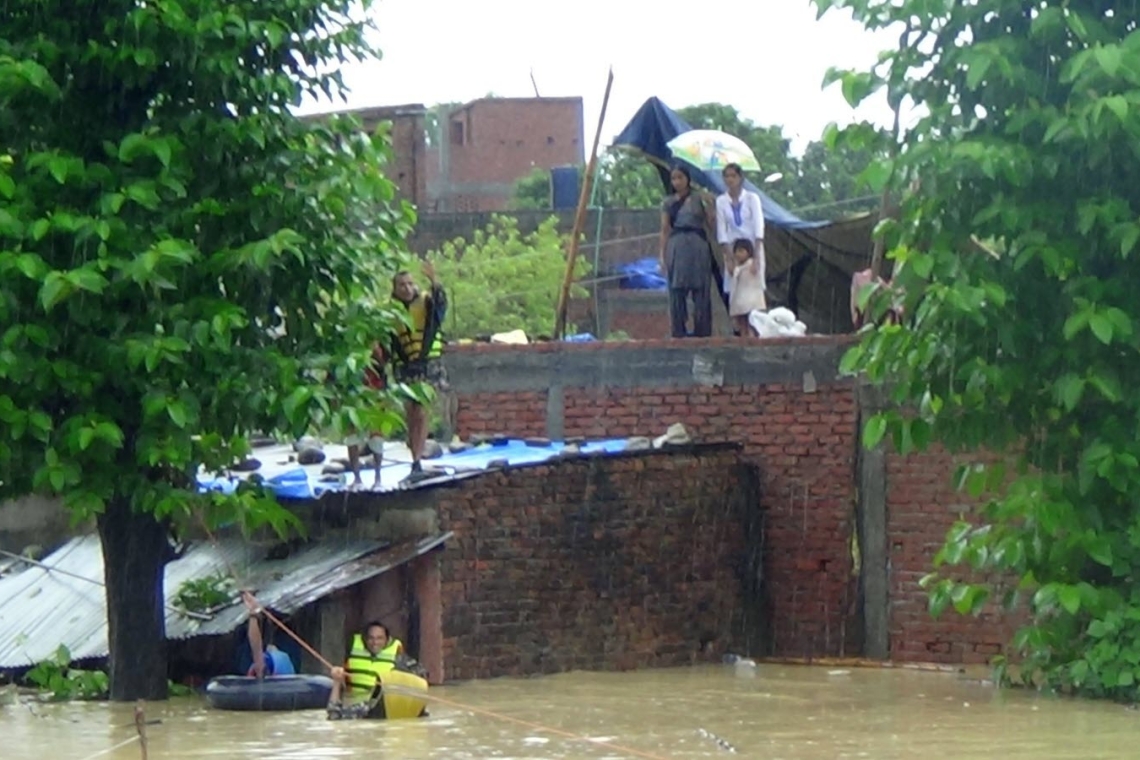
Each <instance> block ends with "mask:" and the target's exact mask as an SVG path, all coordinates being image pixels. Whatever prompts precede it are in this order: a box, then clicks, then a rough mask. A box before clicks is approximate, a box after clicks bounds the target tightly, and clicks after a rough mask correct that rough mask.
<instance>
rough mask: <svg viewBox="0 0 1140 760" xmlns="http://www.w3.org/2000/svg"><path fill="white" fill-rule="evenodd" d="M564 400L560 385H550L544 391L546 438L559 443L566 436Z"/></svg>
mask: <svg viewBox="0 0 1140 760" xmlns="http://www.w3.org/2000/svg"><path fill="white" fill-rule="evenodd" d="M565 414H566V400H565V392H564V390H563V388H562V386H561V385H551V386H550V388H549V389H548V390H547V391H546V437H547V438H549V439H550V440H552V441H561V440H562V439H563V438H564V437H565V436H566V421H565Z"/></svg>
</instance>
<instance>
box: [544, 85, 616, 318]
mask: <svg viewBox="0 0 1140 760" xmlns="http://www.w3.org/2000/svg"><path fill="white" fill-rule="evenodd" d="M613 84H614V70H613V68H612V67H611V68H610V73H609V76H608V77H607V78H606V94H605V95H604V96H603V97H602V112H601V113H600V114H599V115H598V129H597V131H595V132H594V149H593V150H592V151H590V160H589V162H588V163H587V164H586V176H585V178H584V179H583V181H582V191H581V192H580V193H579V194H578V210H577V211H576V212H575V213H574V229H573V231H572V232H571V234H570V253H569V254H568V255H567V257H566V277H565V278H564V279H563V281H562V290H561V291H560V292H559V293H558V311H557V313H556V315H555V319H554V338H555V340H561V339H562V338H563V337H565V335H564V334H565V332H566V309H567V307H568V306H569V302H570V286H571V284H572V283H573V282H574V265H575V264H576V263H577V261H578V246H579V245H580V244H581V238H582V228H583V227H585V226H586V203H587V201H589V199H590V192H591V190H592V189H593V185H594V172H595V170H597V168H598V146H599V144H600V143H601V141H602V125H603V123H604V122H605V120H606V108H607V107H608V106H609V104H610V90H611V89H613Z"/></svg>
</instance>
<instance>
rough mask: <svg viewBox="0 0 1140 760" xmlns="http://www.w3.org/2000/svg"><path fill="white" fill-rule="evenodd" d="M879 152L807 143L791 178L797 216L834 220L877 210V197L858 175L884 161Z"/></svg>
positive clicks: (815, 142) (822, 140)
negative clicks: (879, 161) (795, 171)
mask: <svg viewBox="0 0 1140 760" xmlns="http://www.w3.org/2000/svg"><path fill="white" fill-rule="evenodd" d="M885 157H886V154H885V153H883V152H881V151H879V152H878V153H876V152H875V151H872V150H868V149H863V150H855V149H845V146H844V145H838V144H834V143H833V144H829V141H828V140H827V139H826V137H825V138H824V139H821V140H813V141H811V142H810V143H808V146H807V148H806V149H805V150H804V154H803V155H802V156H801V157H800V159H799V161H798V162H797V164H798V166H797V174H796V176H794V177H792V178H790V184H791V185H792V186H793V187H794V190H793V191H792V197H793V198H794V200H795V207H796V209H797V213H799V214H800V215H801V216H805V217H812V218H815V217H820V218H829V219H833V218H837V217H842V216H851V215H854V214H862V213H866V212H868V211H876V210H877V209H878V207H879V198H878V197H877V196H876V195H874V194H873V193H870V192H869V188H868V186H867V184H865V183H864V182H862V181H860V175H862V174H863V172H864V171H866V169H867V167H869V166H871V165H873V164H875V163H876V162H877V161H878V160H880V159H882V158H885Z"/></svg>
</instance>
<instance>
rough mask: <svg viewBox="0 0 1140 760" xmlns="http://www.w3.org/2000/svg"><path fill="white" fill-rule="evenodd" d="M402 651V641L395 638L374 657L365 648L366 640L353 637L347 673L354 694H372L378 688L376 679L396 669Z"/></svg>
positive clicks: (358, 636)
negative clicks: (398, 655) (397, 656)
mask: <svg viewBox="0 0 1140 760" xmlns="http://www.w3.org/2000/svg"><path fill="white" fill-rule="evenodd" d="M399 651H400V640H399V639H396V638H393V639H391V640H390V641H389V642H388V646H386V647H384V648H383V649H381V650H380V652H379V653H378V654H376V655H375V656H373V654H372V653H371V652H369V651H368V648H367V647H366V646H364V639H363V638H362V637H361V636H360V634H359V633H358V634H356V635H355V636H353V637H352V649H351V650H350V651H349V653H348V662H346V663H345V671H346V673H347V675H348V685H349V686H350V687H352V691H353V693H354V694H371V693H372V689H373V688H374V687H375V686H376V679H378V678H379V677H380V676H382V675H384V674H385V673H390V672H391V671H392V670H393V669H394V668H395V667H396V655H397V654H399Z"/></svg>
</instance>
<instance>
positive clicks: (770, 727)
mask: <svg viewBox="0 0 1140 760" xmlns="http://www.w3.org/2000/svg"><path fill="white" fill-rule="evenodd" d="M433 694H434V695H436V696H439V697H442V698H444V699H446V700H448V701H449V702H450V703H449V704H444V703H436V704H433V705H432V706H431V713H432V714H431V717H430V718H425V719H420V720H416V721H393V722H391V723H385V722H379V721H376V722H371V721H344V722H329V721H326V720H325V719H324V714H323V712H319V711H318V712H303V713H225V712H218V711H214V710H208V709H207V708H206V707H205V704H204V702H203V701H202V700H201V698H198V697H188V698H181V699H177V700H172V701H171V702H169V703H166V704H153V705H148V707H147V717H148V718H150V719H156V718H157V719H161V720H162V723H161V724H160V725H152V726H149V727H148V733H149V736H150V760H175V759H176V758H178V759H182V760H189V759H190V758H296V759H297V760H300V759H302V758H305V759H307V758H312V759H314V760H320V759H323V758H349V757H353V758H371V757H385V758H393V759H398V760H404V759H405V758H457V759H458V758H501V759H509V758H534V759H536V760H538V759H540V758H583V759H584V760H585V759H589V758H599V759H602V758H609V759H611V760H618V759H619V758H637V757H646V756H652V757H655V758H729V757H746V758H763V759H764V760H781V759H783V760H823V759H825V758H826V759H827V760H839V759H841V758H842V759H846V758H872V759H874V760H891V759H893V758H908V759H909V758H916V757H921V756H927V755H929V756H931V757H939V758H954V759H959V758H960V759H961V760H973V759H974V758H977V759H979V760H980V759H981V758H986V759H987V760H989V759H990V758H1001V760H1018V759H1020V758H1035V759H1036V758H1054V759H1061V758H1074V759H1075V758H1081V760H1094V759H1096V758H1126V757H1137V756H1140V748H1138V744H1140V739H1138V736H1140V732H1138V729H1140V713H1138V712H1136V711H1133V710H1129V709H1126V708H1123V707H1120V706H1117V705H1112V704H1107V703H1099V702H1085V701H1077V700H1071V699H1064V698H1053V697H1049V696H1042V695H1037V694H1033V693H1028V692H1024V691H999V690H996V689H994V688H993V687H992V686H988V685H985V684H983V683H982V682H980V681H978V680H976V679H966V678H965V677H963V676H961V675H953V674H944V673H927V672H918V671H903V670H877V669H835V668H831V669H828V668H815V667H802V666H791V665H789V666H784V665H761V666H759V667H758V668H756V669H755V670H745V669H740V670H737V669H735V668H733V667H731V666H701V667H697V668H684V669H672V670H652V671H641V672H636V673H568V674H562V675H554V676H547V677H542V678H531V679H509V678H503V679H496V680H490V681H478V682H469V683H464V684H459V685H455V686H448V687H441V688H437V689H434V690H433ZM456 703H458V704H462V705H470V706H472V707H474V708H478V709H479V710H482V711H488V712H492V713H495V714H497V715H503V716H509V717H511V718H514V719H516V720H521V721H527V722H529V723H535V724H541V725H542V726H546V727H550V728H554V729H558V730H559V731H563V732H569V733H573V734H579V735H582V736H584V737H592V738H593V739H595V740H605V741H607V742H610V743H611V744H614V745H619V746H621V747H625V748H629V749H630V750H633V751H635V752H636V753H640V754H634V753H627V752H622V751H619V750H617V749H614V748H612V747H602V746H597V745H595V744H591V743H589V742H586V741H581V740H575V739H570V738H567V737H565V736H563V735H560V734H554V733H550V732H544V731H541V730H539V729H537V728H531V727H527V726H523V725H519V724H518V723H513V722H509V721H507V720H504V719H502V718H497V717H492V716H490V715H487V714H478V715H476V714H472V713H470V712H466V711H465V710H464V709H462V708H461V707H460V706H458V704H456ZM133 734H134V727H133V714H132V706H131V705H108V704H105V703H96V704H66V705H42V704H35V705H33V706H32V707H31V708H29V707H28V706H27V705H26V704H21V705H10V706H8V707H3V708H0V757H2V758H4V760H88V758H91V760H94V758H95V757H100V758H108V759H109V760H138V758H139V757H140V752H139V747H138V745H137V743H132V744H129V745H127V746H124V747H122V748H120V749H117V750H114V751H110V752H105V753H103V754H98V755H97V754H96V753H100V752H102V751H104V750H107V749H108V748H110V747H112V746H114V745H115V744H117V743H119V742H121V741H124V740H128V739H130V737H131V736H132V735H133ZM709 734H711V735H712V736H710V735H709ZM715 737H721V738H723V739H724V740H725V741H726V742H727V743H729V744H730V745H732V746H733V747H734V748H735V750H736V753H735V754H731V753H730V751H729V750H728V749H725V748H724V747H722V746H721V745H719V744H718V743H717V741H716V739H715Z"/></svg>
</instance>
